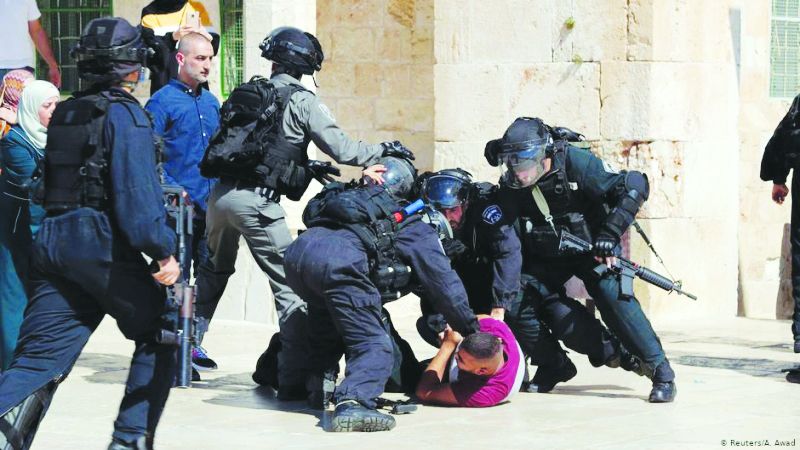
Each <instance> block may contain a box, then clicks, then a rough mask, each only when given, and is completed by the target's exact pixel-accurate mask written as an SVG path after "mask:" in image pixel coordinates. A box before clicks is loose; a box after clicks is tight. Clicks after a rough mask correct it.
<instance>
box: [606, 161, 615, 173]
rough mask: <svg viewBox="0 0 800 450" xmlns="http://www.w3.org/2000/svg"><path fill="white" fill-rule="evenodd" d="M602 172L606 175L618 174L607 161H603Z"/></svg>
mask: <svg viewBox="0 0 800 450" xmlns="http://www.w3.org/2000/svg"><path fill="white" fill-rule="evenodd" d="M603 170H605V171H606V172H608V173H615V174H616V173H619V171H618V170H617V169H615V168H614V167H613V166H611V164H609V162H608V161H603Z"/></svg>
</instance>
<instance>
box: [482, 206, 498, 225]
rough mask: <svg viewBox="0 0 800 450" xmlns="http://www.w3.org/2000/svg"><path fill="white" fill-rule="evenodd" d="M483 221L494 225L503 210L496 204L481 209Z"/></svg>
mask: <svg viewBox="0 0 800 450" xmlns="http://www.w3.org/2000/svg"><path fill="white" fill-rule="evenodd" d="M481 216H482V217H483V221H484V222H486V223H488V224H489V225H494V224H496V223H497V222H499V221H500V219H502V218H503V211H502V210H500V207H499V206H497V205H491V206H489V207H487V208H486V209H484V210H483V214H481Z"/></svg>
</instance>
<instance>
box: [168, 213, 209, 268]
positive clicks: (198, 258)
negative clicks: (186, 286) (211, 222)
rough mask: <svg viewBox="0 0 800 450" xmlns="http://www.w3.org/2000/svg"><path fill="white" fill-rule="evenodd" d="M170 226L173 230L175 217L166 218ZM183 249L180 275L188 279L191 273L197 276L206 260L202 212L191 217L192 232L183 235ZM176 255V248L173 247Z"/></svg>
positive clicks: (204, 223)
mask: <svg viewBox="0 0 800 450" xmlns="http://www.w3.org/2000/svg"><path fill="white" fill-rule="evenodd" d="M167 223H168V224H169V226H170V228H172V229H173V230H175V218H174V217H172V216H170V217H168V218H167ZM185 239H186V242H185V245H186V247H185V249H184V252H185V253H184V257H183V264H182V265H181V275H182V276H183V279H184V280H186V281H189V279H190V277H191V275H192V274H194V276H195V278H196V277H197V274H198V271H199V270H200V266H202V265H203V264H205V262H206V261H208V236H207V235H206V215H205V213H204V212H200V213H197V212H195V215H194V217H192V234H191V235H188V234H187V235H186V237H185ZM175 255H176V257H177V255H178V249H175Z"/></svg>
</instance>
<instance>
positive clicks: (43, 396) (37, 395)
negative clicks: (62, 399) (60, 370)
mask: <svg viewBox="0 0 800 450" xmlns="http://www.w3.org/2000/svg"><path fill="white" fill-rule="evenodd" d="M59 381H60V380H59ZM59 381H55V380H54V381H50V382H49V383H47V384H46V385H44V387H42V388H40V389H39V390H37V391H35V392H34V393H32V394H31V395H29V396H28V397H27V398H25V400H23V401H22V402H20V403H19V404H18V405H17V406H15V407H13V408H11V410H10V411H8V412H6V413H5V414H4V415H3V416H2V417H0V433H2V435H0V448H3V449H10V450H23V449H28V448H30V446H31V443H32V442H33V437H34V436H35V435H36V430H37V429H38V428H39V423H40V422H41V421H42V419H43V418H44V415H45V413H46V412H47V408H49V407H50V401H51V400H52V399H53V395H54V394H55V392H56V388H57V387H58V383H59Z"/></svg>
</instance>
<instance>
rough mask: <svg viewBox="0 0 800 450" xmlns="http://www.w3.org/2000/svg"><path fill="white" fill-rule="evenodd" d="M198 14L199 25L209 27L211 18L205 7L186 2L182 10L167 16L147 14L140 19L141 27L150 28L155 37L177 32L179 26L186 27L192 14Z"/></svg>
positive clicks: (197, 3) (198, 3) (200, 4)
mask: <svg viewBox="0 0 800 450" xmlns="http://www.w3.org/2000/svg"><path fill="white" fill-rule="evenodd" d="M195 12H196V13H197V14H199V17H200V24H201V25H203V26H204V27H210V26H211V18H210V17H209V15H208V11H206V7H205V6H203V4H202V3H200V2H193V1H188V2H186V4H185V5H183V8H181V9H179V10H178V11H175V12H173V13H169V14H148V15H146V16H144V17H142V26H143V27H147V28H151V29H152V30H153V31H154V32H155V34H156V35H157V36H163V35H165V34H167V33H172V32H173V31H177V30H178V28H180V27H181V25H187V23H188V20H189V17H190V15H191V14H192V13H195Z"/></svg>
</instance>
